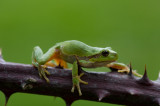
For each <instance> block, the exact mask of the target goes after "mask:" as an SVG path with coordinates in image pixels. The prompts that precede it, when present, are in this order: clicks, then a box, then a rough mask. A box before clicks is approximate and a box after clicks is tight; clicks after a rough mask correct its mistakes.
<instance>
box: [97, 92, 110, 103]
mask: <svg viewBox="0 0 160 106" xmlns="http://www.w3.org/2000/svg"><path fill="white" fill-rule="evenodd" d="M109 95H110V92H108V91H107V90H98V91H97V96H98V101H101V100H102V99H103V98H105V97H106V96H109Z"/></svg>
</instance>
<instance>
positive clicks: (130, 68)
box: [128, 62, 132, 76]
mask: <svg viewBox="0 0 160 106" xmlns="http://www.w3.org/2000/svg"><path fill="white" fill-rule="evenodd" d="M128 75H129V76H132V65H131V62H130V65H129V74H128Z"/></svg>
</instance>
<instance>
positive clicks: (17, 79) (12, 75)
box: [0, 53, 160, 106]
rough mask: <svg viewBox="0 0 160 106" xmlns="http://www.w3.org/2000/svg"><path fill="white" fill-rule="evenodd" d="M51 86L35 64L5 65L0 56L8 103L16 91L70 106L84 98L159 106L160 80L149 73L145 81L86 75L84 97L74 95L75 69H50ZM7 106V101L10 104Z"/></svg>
mask: <svg viewBox="0 0 160 106" xmlns="http://www.w3.org/2000/svg"><path fill="white" fill-rule="evenodd" d="M48 71H49V72H50V73H51V75H50V76H48V78H49V80H50V83H46V81H45V80H44V79H41V78H40V77H39V75H38V71H37V69H36V68H34V67H33V66H32V65H26V64H18V63H10V62H5V61H4V60H3V58H2V56H1V53H0V90H1V91H3V92H4V93H5V95H6V101H7V100H8V98H9V97H10V95H11V94H13V93H15V92H24V93H32V94H41V95H50V96H58V97H62V98H63V99H64V100H65V101H66V104H67V106H70V105H71V104H72V102H73V101H75V100H78V99H82V100H90V101H98V102H106V103H113V104H122V105H129V106H159V105H160V79H158V80H157V81H151V80H149V79H148V77H147V72H146V70H145V73H144V75H143V77H142V78H137V77H135V76H133V75H132V69H130V73H129V74H128V75H127V74H124V73H117V72H115V71H113V72H108V73H105V72H85V75H84V76H83V77H82V80H84V81H87V82H88V85H83V84H81V89H82V93H83V95H82V96H79V95H78V92H77V91H75V93H71V87H72V76H71V70H66V69H58V68H51V67H49V68H48ZM6 103H7V102H6Z"/></svg>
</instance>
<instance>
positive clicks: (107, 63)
mask: <svg viewBox="0 0 160 106" xmlns="http://www.w3.org/2000/svg"><path fill="white" fill-rule="evenodd" d="M117 59H118V54H117V53H116V52H115V51H113V50H112V49H111V48H110V47H106V48H100V47H92V46H89V45H87V44H85V43H83V42H80V41H77V40H69V41H64V42H60V43H57V44H56V45H55V46H53V47H51V48H50V49H49V50H48V51H47V52H46V53H45V54H43V51H42V50H41V48H40V47H39V46H36V47H34V50H33V53H32V64H33V65H34V66H35V67H37V68H38V71H39V75H40V77H43V78H44V79H45V80H46V81H47V82H49V79H48V78H47V76H46V74H47V75H49V74H50V73H49V72H48V71H47V70H46V67H47V66H55V65H54V64H53V62H51V61H52V60H54V61H55V62H56V64H57V65H60V66H62V67H64V68H67V64H66V62H68V63H71V64H73V67H72V83H73V86H72V89H71V92H74V89H75V87H77V90H78V92H79V95H82V92H81V89H80V85H79V84H80V83H83V84H88V82H85V81H83V80H81V77H82V76H83V74H84V73H81V74H80V75H78V64H79V65H80V66H81V67H84V68H96V67H109V68H114V69H117V70H119V71H120V72H129V68H128V66H126V65H125V64H122V63H117V62H115V61H116V60H117Z"/></svg>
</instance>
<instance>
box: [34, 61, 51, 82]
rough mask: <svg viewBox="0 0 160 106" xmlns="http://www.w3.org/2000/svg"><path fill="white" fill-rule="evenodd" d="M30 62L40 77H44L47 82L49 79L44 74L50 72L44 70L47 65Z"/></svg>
mask: <svg viewBox="0 0 160 106" xmlns="http://www.w3.org/2000/svg"><path fill="white" fill-rule="evenodd" d="M32 64H33V66H35V67H36V68H38V71H39V76H40V78H44V79H45V80H46V81H47V82H48V83H49V79H48V78H47V76H46V75H50V73H49V72H48V71H47V70H46V68H47V66H45V65H39V64H38V63H37V62H34V63H32Z"/></svg>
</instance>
